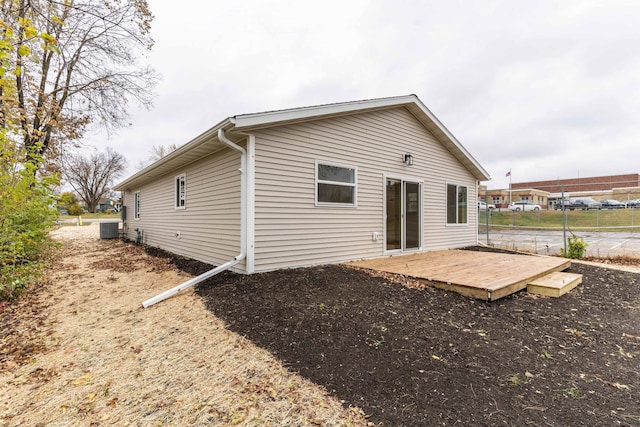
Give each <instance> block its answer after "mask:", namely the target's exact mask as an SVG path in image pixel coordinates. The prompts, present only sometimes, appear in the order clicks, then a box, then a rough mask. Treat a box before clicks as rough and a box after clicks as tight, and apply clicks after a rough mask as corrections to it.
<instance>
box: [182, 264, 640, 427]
mask: <svg viewBox="0 0 640 427" xmlns="http://www.w3.org/2000/svg"><path fill="white" fill-rule="evenodd" d="M185 268H189V267H188V266H185ZM570 271H573V272H576V273H582V274H583V275H584V282H583V284H582V285H580V286H579V287H577V288H576V289H574V290H573V291H571V292H570V293H569V294H567V295H564V296H563V297H562V298H559V299H554V298H547V297H539V296H534V295H531V294H528V293H526V292H520V293H517V294H514V295H512V296H510V297H508V298H504V299H501V300H499V301H496V302H490V303H489V302H483V301H478V300H473V299H470V298H466V297H462V296H460V295H457V294H454V293H450V292H445V291H442V290H438V289H433V288H426V289H424V288H422V289H421V288H420V286H419V284H416V283H413V282H411V280H408V279H406V278H403V277H401V276H391V275H381V276H380V277H375V276H372V275H370V274H368V273H367V272H365V271H356V270H354V269H351V268H348V267H344V266H324V267H314V268H301V269H295V270H288V271H276V272H272V273H265V274H259V275H253V276H241V275H234V274H231V273H225V274H223V275H221V276H217V277H215V278H212V279H210V280H209V281H208V282H206V283H205V284H203V285H201V286H199V288H198V290H197V292H198V294H200V295H201V296H202V297H203V298H204V300H205V301H206V305H207V307H208V308H209V309H210V310H211V311H212V312H213V313H215V315H216V316H218V317H220V318H221V319H223V320H224V321H225V322H226V323H227V325H228V327H229V328H230V329H231V330H233V331H235V332H237V333H238V334H241V335H244V336H246V337H247V338H248V339H249V340H251V341H253V342H254V343H256V344H257V345H260V346H261V347H263V348H266V349H267V350H269V351H270V352H272V353H273V354H275V355H276V356H277V357H278V358H279V359H280V360H282V361H283V363H284V364H285V366H287V367H288V369H290V370H292V371H297V372H300V373H301V374H302V375H303V376H304V377H306V378H308V379H310V380H311V381H313V382H314V383H316V384H320V385H322V386H324V387H326V388H327V389H328V390H330V391H331V392H332V393H335V394H336V396H338V398H339V399H342V400H344V401H345V402H347V403H348V404H350V405H357V406H359V407H360V408H362V409H363V410H364V411H365V412H366V413H367V414H370V418H369V420H370V421H372V422H374V423H376V424H378V423H380V424H383V425H385V426H400V425H402V426H427V425H433V426H435V425H446V426H451V425H461V426H468V425H500V426H502V425H505V426H521V425H536V426H568V425H571V426H604V425H607V426H610V425H625V426H626V425H628V426H638V425H640V275H639V274H637V273H630V272H626V271H620V270H613V269H606V268H599V267H596V266H593V265H587V264H574V266H573V267H572V268H571V270H570ZM398 283H404V284H405V285H407V286H401V285H398Z"/></svg>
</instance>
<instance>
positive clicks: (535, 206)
mask: <svg viewBox="0 0 640 427" xmlns="http://www.w3.org/2000/svg"><path fill="white" fill-rule="evenodd" d="M607 184H608V185H610V186H611V187H612V189H611V190H591V191H590V190H588V189H587V188H586V187H587V185H586V184H575V185H573V186H572V191H564V190H565V189H564V188H562V186H559V185H556V186H554V188H553V190H558V189H559V190H560V191H555V192H549V191H545V190H544V188H536V189H519V188H518V189H511V190H487V191H481V192H480V200H479V201H478V239H479V241H480V242H481V243H484V244H487V245H490V246H494V247H499V248H505V249H511V250H520V251H525V252H533V253H539V254H549V255H559V254H561V253H562V250H566V248H567V244H568V243H567V241H568V239H569V238H570V237H571V236H578V237H581V238H582V239H584V240H585V242H586V243H587V256H598V257H611V256H631V257H640V200H638V199H636V198H635V197H632V196H636V195H637V196H638V197H640V187H627V188H616V184H617V185H621V184H627V182H611V183H607ZM581 185H582V186H583V187H582V188H581V187H579V186H581ZM576 187H577V188H578V189H579V190H580V191H577V190H576ZM549 189H551V188H549ZM614 195H617V196H618V197H619V199H621V198H622V197H620V195H626V198H625V199H623V200H619V199H614V198H613V196H614ZM507 198H508V199H507ZM509 199H510V200H509ZM494 202H495V203H494Z"/></svg>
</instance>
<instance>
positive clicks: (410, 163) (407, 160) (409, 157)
mask: <svg viewBox="0 0 640 427" xmlns="http://www.w3.org/2000/svg"><path fill="white" fill-rule="evenodd" d="M404 164H405V165H407V166H413V156H412V155H411V153H406V154H405V155H404Z"/></svg>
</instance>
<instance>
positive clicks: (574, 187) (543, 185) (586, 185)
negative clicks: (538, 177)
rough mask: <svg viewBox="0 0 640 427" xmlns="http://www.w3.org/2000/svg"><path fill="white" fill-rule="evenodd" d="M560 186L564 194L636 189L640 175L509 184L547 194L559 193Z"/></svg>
mask: <svg viewBox="0 0 640 427" xmlns="http://www.w3.org/2000/svg"><path fill="white" fill-rule="evenodd" d="M562 186H564V191H565V193H567V192H568V193H572V192H585V191H587V192H594V191H612V190H613V189H614V188H630V187H632V188H637V187H640V174H638V173H631V174H626V175H608V176H594V177H586V178H569V179H550V180H547V181H529V182H514V183H512V184H511V189H512V190H517V189H525V188H536V189H539V190H544V191H547V192H549V193H561V192H562Z"/></svg>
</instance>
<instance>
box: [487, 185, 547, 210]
mask: <svg viewBox="0 0 640 427" xmlns="http://www.w3.org/2000/svg"><path fill="white" fill-rule="evenodd" d="M485 193H486V195H487V203H491V204H494V205H495V206H496V208H498V209H505V208H507V207H508V206H509V203H511V202H531V203H533V204H534V205H540V207H542V208H543V209H546V208H547V206H548V204H549V193H548V192H547V191H542V190H538V189H535V188H521V189H518V190H508V189H506V190H487V188H486V187H484V186H480V188H479V191H478V194H479V197H480V200H482V201H484V200H485V197H484V196H485Z"/></svg>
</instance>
